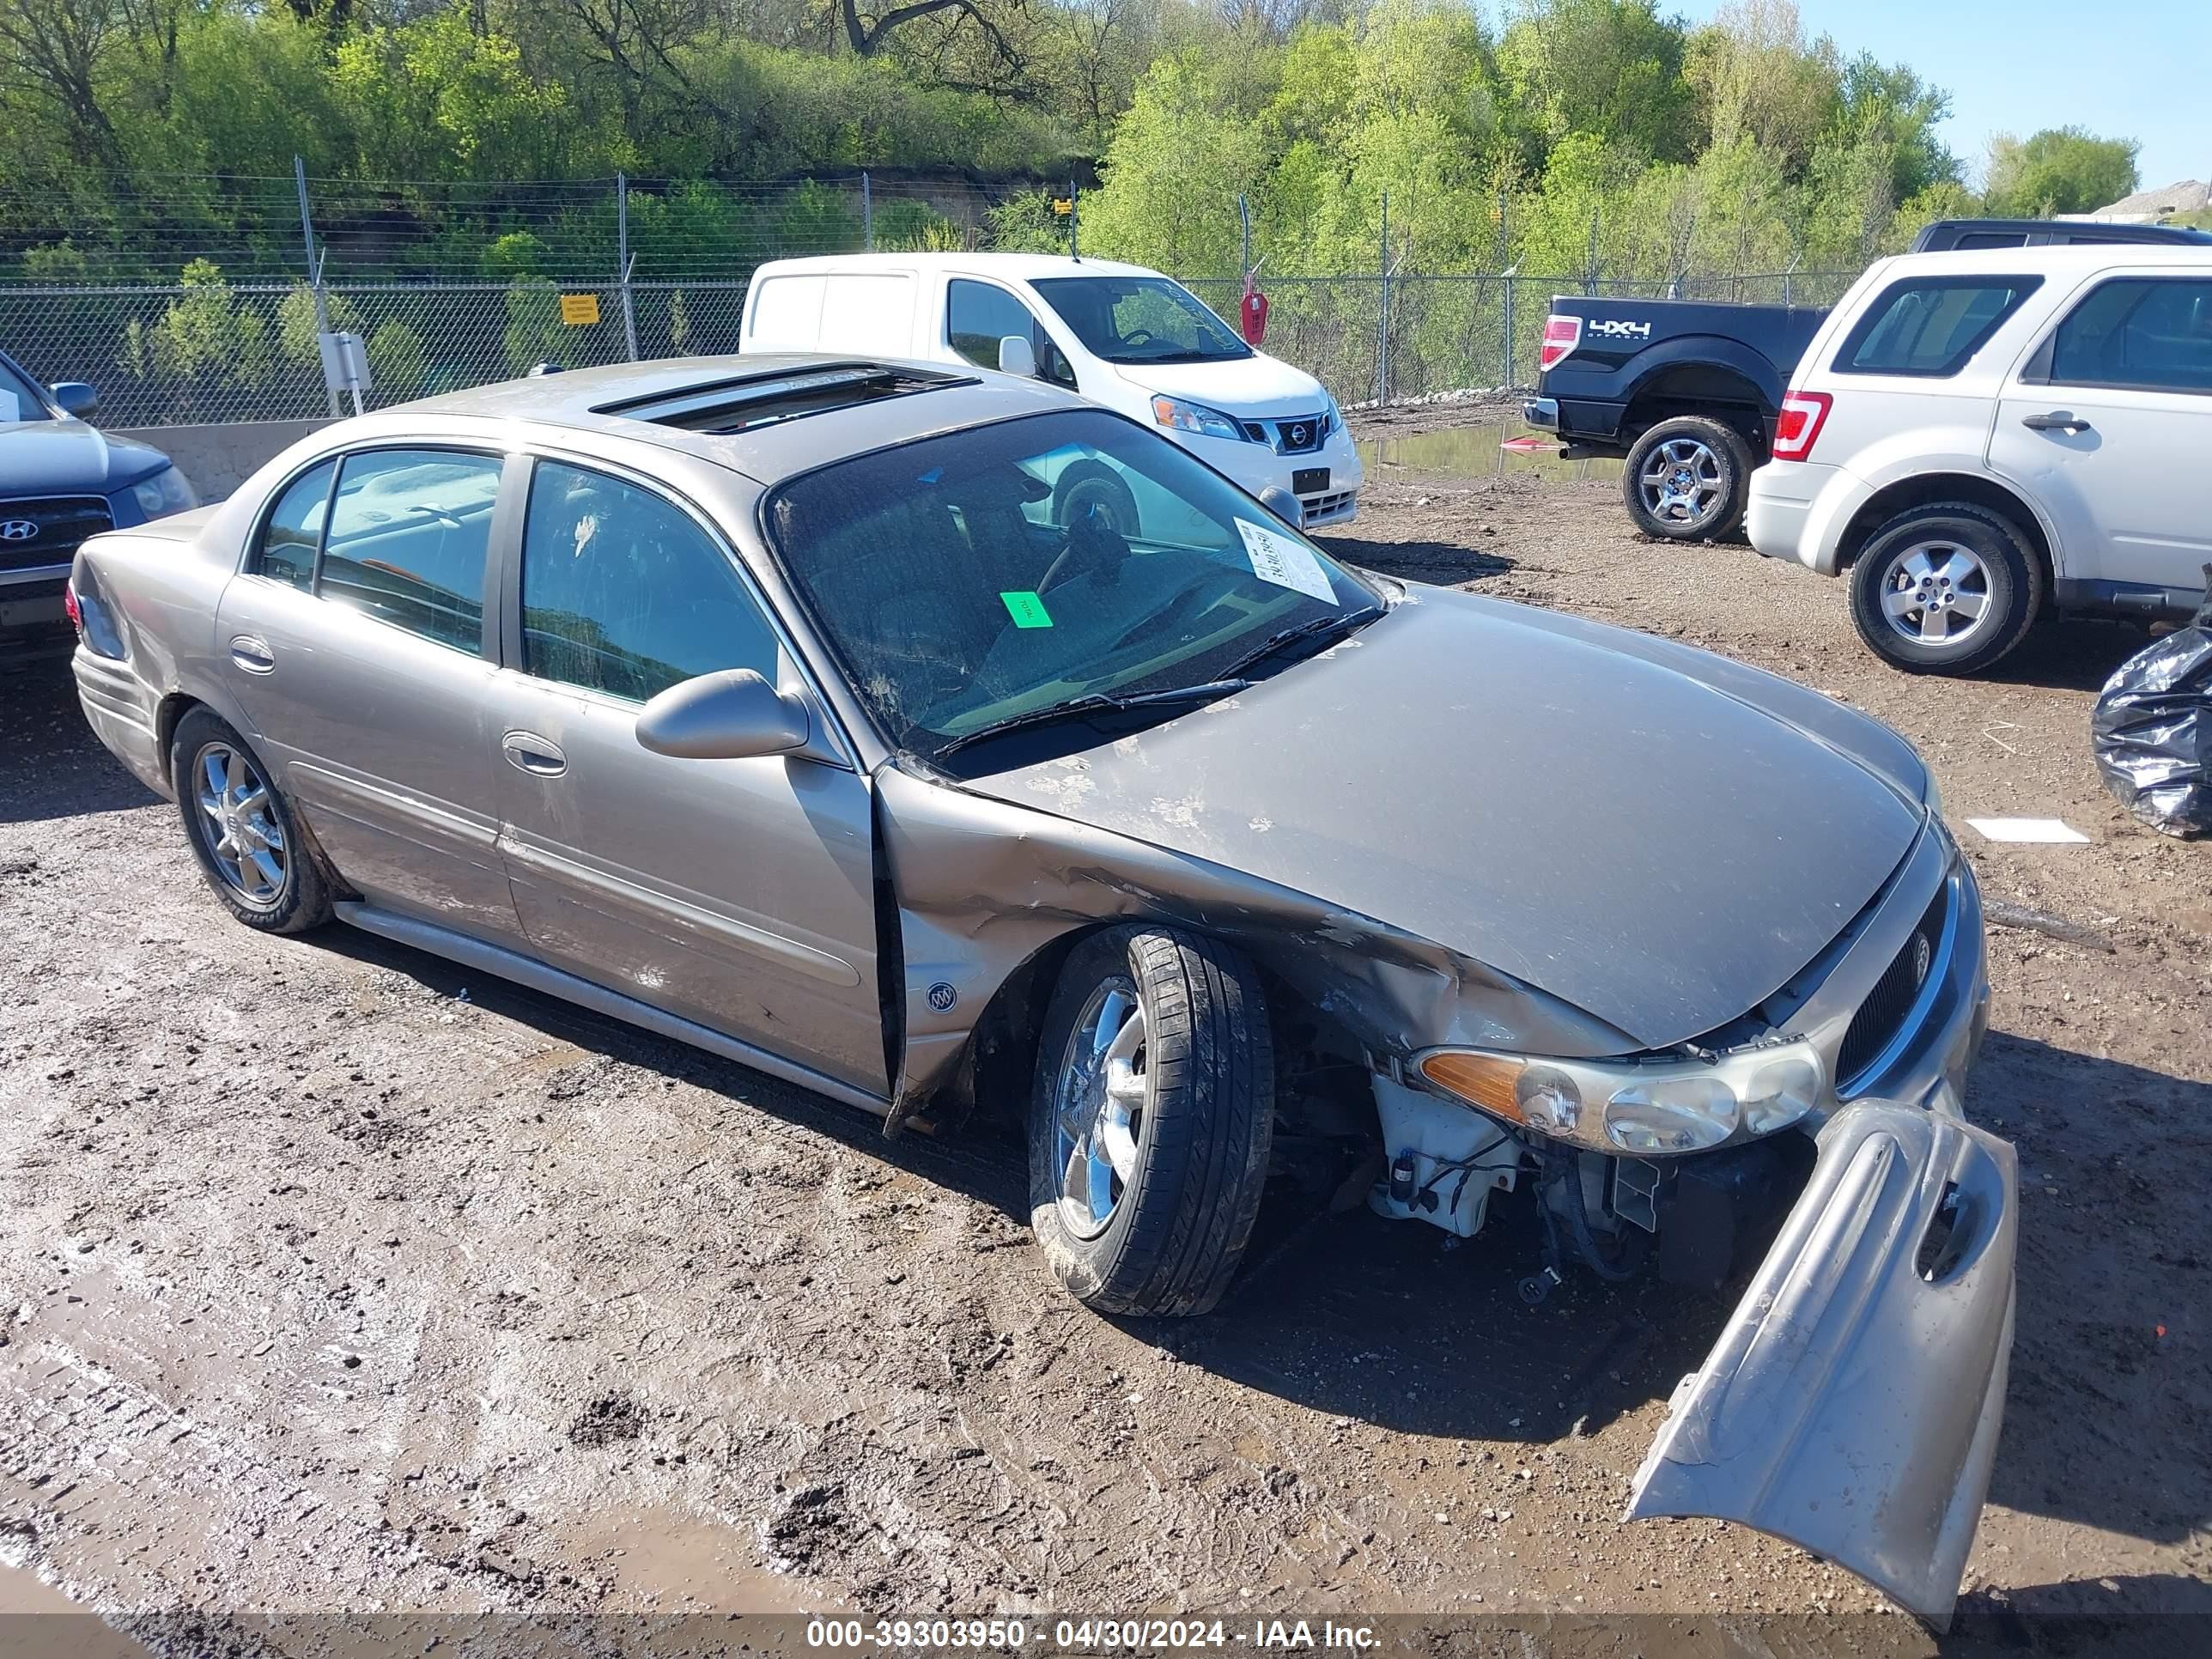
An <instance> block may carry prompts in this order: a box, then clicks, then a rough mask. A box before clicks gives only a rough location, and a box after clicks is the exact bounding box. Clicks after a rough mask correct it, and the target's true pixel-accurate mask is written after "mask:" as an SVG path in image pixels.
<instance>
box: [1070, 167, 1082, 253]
mask: <svg viewBox="0 0 2212 1659" xmlns="http://www.w3.org/2000/svg"><path fill="white" fill-rule="evenodd" d="M1075 213H1076V197H1075V177H1074V175H1073V173H1071V174H1069V175H1068V180H1067V257H1068V258H1071V259H1080V258H1082V257H1083V245H1082V243H1080V242H1079V241H1078V240H1076V235H1075Z"/></svg>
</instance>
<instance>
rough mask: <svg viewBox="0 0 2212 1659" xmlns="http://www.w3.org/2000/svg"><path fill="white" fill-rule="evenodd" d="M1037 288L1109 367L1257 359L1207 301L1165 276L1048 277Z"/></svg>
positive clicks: (1048, 303) (1087, 346)
mask: <svg viewBox="0 0 2212 1659" xmlns="http://www.w3.org/2000/svg"><path fill="white" fill-rule="evenodd" d="M1032 286H1033V287H1035V288H1036V291H1037V292H1038V293H1039V294H1042V295H1044V299H1045V303H1046V304H1047V305H1048V306H1050V307H1052V308H1053V309H1054V311H1056V312H1058V313H1060V320H1061V321H1062V322H1065V323H1066V325H1068V326H1069V327H1070V328H1072V329H1073V330H1074V331H1075V337H1076V338H1077V339H1079V340H1080V341H1082V342H1083V344H1084V349H1086V350H1087V351H1089V352H1090V353H1091V356H1094V357H1098V358H1102V359H1103V360H1104V361H1105V362H1109V363H1225V362H1230V361H1231V359H1233V358H1237V357H1249V356H1251V355H1252V349H1251V348H1250V347H1249V346H1248V345H1246V344H1245V343H1244V342H1243V341H1242V340H1240V339H1238V338H1237V335H1236V332H1235V331H1233V330H1232V329H1231V328H1230V326H1229V325H1228V324H1226V323H1225V322H1223V321H1222V320H1221V319H1220V318H1218V317H1217V316H1215V315H1214V314H1213V313H1212V312H1211V311H1208V310H1207V309H1206V302H1205V301H1202V300H1200V298H1199V297H1198V296H1197V295H1195V294H1193V293H1192V292H1191V291H1190V290H1189V289H1187V288H1185V287H1184V286H1183V285H1182V283H1171V282H1170V281H1169V280H1168V279H1167V278H1166V277H1164V276H1048V277H1045V278H1044V279H1042V281H1040V282H1037V283H1033V284H1032Z"/></svg>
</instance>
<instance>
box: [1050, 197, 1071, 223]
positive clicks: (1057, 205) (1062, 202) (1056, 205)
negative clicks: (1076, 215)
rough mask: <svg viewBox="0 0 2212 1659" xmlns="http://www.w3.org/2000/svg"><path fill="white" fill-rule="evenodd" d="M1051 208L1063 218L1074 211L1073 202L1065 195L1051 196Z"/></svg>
mask: <svg viewBox="0 0 2212 1659" xmlns="http://www.w3.org/2000/svg"><path fill="white" fill-rule="evenodd" d="M1052 210H1053V211H1054V213H1055V214H1057V215H1058V216H1060V217H1061V218H1063V219H1065V218H1066V217H1067V216H1068V215H1069V214H1071V213H1073V212H1074V211H1075V204H1074V203H1073V202H1072V201H1070V200H1069V199H1068V198H1067V197H1065V196H1055V197H1053V198H1052Z"/></svg>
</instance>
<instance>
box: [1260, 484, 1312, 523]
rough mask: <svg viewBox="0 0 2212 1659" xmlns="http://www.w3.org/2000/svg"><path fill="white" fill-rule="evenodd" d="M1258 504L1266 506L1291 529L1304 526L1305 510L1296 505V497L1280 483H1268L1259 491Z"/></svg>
mask: <svg viewBox="0 0 2212 1659" xmlns="http://www.w3.org/2000/svg"><path fill="white" fill-rule="evenodd" d="M1260 505H1261V506H1262V507H1266V508H1267V511H1268V512H1270V513H1273V514H1274V515H1275V516H1276V517H1277V518H1279V519H1280V520H1282V521H1283V522H1284V523H1285V524H1286V525H1288V526H1290V527H1291V529H1293V530H1304V528H1305V527H1306V510H1305V508H1304V507H1300V506H1299V505H1298V498H1297V496H1295V495H1291V492H1290V491H1289V490H1287V489H1284V488H1283V487H1282V485H1280V484H1269V485H1268V486H1267V488H1266V489H1263V490H1261V492H1260Z"/></svg>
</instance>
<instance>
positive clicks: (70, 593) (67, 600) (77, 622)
mask: <svg viewBox="0 0 2212 1659" xmlns="http://www.w3.org/2000/svg"><path fill="white" fill-rule="evenodd" d="M62 609H63V610H64V611H68V612H69V619H70V626H71V627H73V628H75V629H76V631H77V635H78V636H79V637H80V638H82V636H83V634H84V612H83V611H80V610H78V609H77V604H76V583H75V582H73V581H71V582H64V584H63V585H62Z"/></svg>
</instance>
